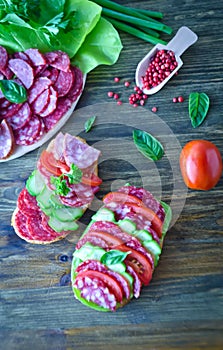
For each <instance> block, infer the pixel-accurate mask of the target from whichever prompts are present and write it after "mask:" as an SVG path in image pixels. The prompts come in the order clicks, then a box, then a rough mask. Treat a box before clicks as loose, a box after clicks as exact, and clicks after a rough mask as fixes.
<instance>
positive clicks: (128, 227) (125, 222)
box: [118, 219, 136, 234]
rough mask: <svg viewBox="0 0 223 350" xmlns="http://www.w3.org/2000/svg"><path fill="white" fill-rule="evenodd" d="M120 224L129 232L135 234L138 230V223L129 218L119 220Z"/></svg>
mask: <svg viewBox="0 0 223 350" xmlns="http://www.w3.org/2000/svg"><path fill="white" fill-rule="evenodd" d="M118 226H119V227H120V228H121V229H122V230H123V231H125V232H128V233H130V234H133V232H135V230H136V224H135V223H134V222H133V221H131V220H129V219H123V220H119V221H118Z"/></svg>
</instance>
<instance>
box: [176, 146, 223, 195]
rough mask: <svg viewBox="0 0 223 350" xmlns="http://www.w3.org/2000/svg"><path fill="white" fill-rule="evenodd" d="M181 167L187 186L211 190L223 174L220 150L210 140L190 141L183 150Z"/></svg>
mask: <svg viewBox="0 0 223 350" xmlns="http://www.w3.org/2000/svg"><path fill="white" fill-rule="evenodd" d="M180 169H181V173H182V176H183V179H184V182H185V184H186V186H187V187H189V188H192V189H196V190H210V189H211V188H213V187H214V186H215V185H216V184H217V182H218V181H219V179H220V177H221V174H222V158H221V154H220V151H219V149H218V148H217V147H216V146H215V145H214V144H213V143H212V142H210V141H206V140H194V141H190V142H188V143H187V144H186V145H185V146H184V147H183V149H182V151H181V154H180Z"/></svg>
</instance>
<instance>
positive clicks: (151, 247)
mask: <svg viewBox="0 0 223 350" xmlns="http://www.w3.org/2000/svg"><path fill="white" fill-rule="evenodd" d="M142 244H143V246H144V247H145V248H146V249H147V250H148V251H149V252H151V253H152V254H153V256H154V264H155V266H157V264H158V261H159V256H160V254H161V251H162V249H161V247H160V246H159V244H158V243H157V242H156V241H149V242H148V241H144V242H143V243H142Z"/></svg>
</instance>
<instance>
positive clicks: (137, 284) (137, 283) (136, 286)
mask: <svg viewBox="0 0 223 350" xmlns="http://www.w3.org/2000/svg"><path fill="white" fill-rule="evenodd" d="M126 271H127V272H128V273H129V274H130V275H131V276H132V277H133V295H134V297H135V298H139V296H140V293H141V289H142V282H141V280H140V279H139V276H138V274H137V273H136V271H135V270H134V268H133V267H132V266H130V265H129V263H128V262H126Z"/></svg>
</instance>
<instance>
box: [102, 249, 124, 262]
mask: <svg viewBox="0 0 223 350" xmlns="http://www.w3.org/2000/svg"><path fill="white" fill-rule="evenodd" d="M129 253H130V252H121V251H120V250H116V249H112V250H109V251H108V252H106V253H105V254H104V255H102V257H101V263H102V264H105V265H114V264H118V263H121V262H122V261H123V260H125V258H126V256H127V255H128V254H129Z"/></svg>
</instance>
